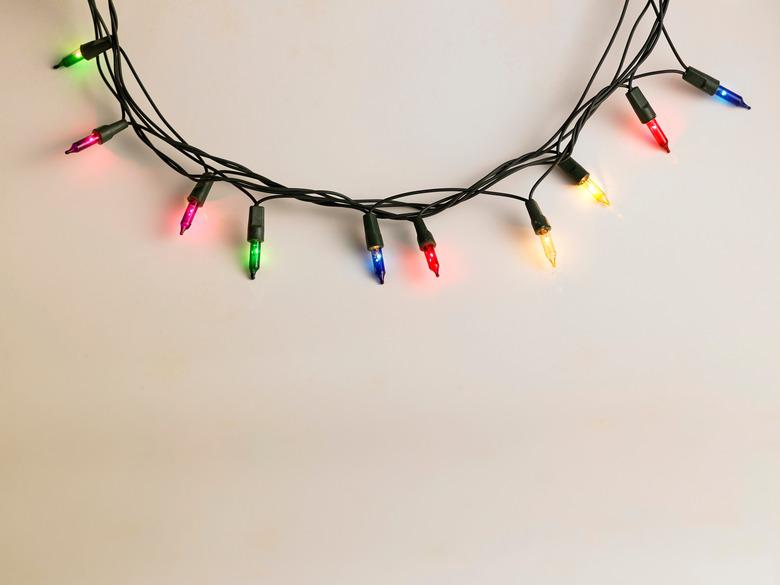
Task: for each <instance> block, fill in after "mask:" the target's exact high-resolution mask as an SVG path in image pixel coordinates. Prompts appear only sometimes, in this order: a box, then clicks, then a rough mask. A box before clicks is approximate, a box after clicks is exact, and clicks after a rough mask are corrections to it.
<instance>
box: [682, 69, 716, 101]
mask: <svg viewBox="0 0 780 585" xmlns="http://www.w3.org/2000/svg"><path fill="white" fill-rule="evenodd" d="M683 80H684V81H687V82H688V83H690V84H691V85H692V86H693V87H695V88H696V89H700V90H701V91H703V92H704V93H706V94H707V95H715V92H716V91H718V88H719V87H720V81H718V80H717V79H715V78H714V77H712V76H711V75H707V74H706V73H704V72H703V71H699V70H698V69H696V68H695V67H688V68H687V69H686V70H685V73H683Z"/></svg>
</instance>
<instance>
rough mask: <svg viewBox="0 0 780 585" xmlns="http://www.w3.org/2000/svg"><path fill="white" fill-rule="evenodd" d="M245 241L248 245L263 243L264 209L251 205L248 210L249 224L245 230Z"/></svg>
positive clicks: (260, 206)
mask: <svg viewBox="0 0 780 585" xmlns="http://www.w3.org/2000/svg"><path fill="white" fill-rule="evenodd" d="M246 241H247V242H249V243H252V242H260V243H261V244H262V243H263V241H265V207H263V206H262V205H253V206H252V207H250V208H249V224H248V226H247V229H246Z"/></svg>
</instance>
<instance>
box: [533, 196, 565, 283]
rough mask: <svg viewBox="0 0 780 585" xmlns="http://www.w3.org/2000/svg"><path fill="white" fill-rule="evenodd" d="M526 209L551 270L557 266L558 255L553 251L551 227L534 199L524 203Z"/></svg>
mask: <svg viewBox="0 0 780 585" xmlns="http://www.w3.org/2000/svg"><path fill="white" fill-rule="evenodd" d="M525 206H526V209H528V215H529V216H530V217H531V227H533V229H534V233H535V234H536V235H537V236H539V239H540V240H541V242H542V250H544V255H545V256H546V257H547V260H549V261H550V264H552V267H553V268H556V267H557V266H558V253H557V252H556V250H555V244H554V243H553V239H552V234H550V232H551V231H552V227H550V222H549V221H547V218H546V217H545V216H544V214H543V213H542V210H541V208H540V207H539V204H538V203H537V202H536V201H535V200H534V199H529V200H528V201H526V202H525Z"/></svg>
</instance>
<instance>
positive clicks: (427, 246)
mask: <svg viewBox="0 0 780 585" xmlns="http://www.w3.org/2000/svg"><path fill="white" fill-rule="evenodd" d="M412 223H413V224H414V229H415V231H416V232H417V245H418V246H420V251H421V252H422V253H423V254H424V255H425V261H426V262H427V263H428V269H429V270H430V271H431V272H433V273H434V274H435V275H436V278H439V258H438V257H437V256H436V240H435V239H433V234H432V233H431V232H430V231H428V228H427V227H426V226H425V221H424V220H423V218H421V217H415V218H414V219H413V220H412Z"/></svg>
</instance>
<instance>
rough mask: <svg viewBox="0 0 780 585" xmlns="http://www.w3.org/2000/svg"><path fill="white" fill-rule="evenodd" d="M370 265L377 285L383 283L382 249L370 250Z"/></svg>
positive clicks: (383, 262) (383, 260)
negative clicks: (377, 282)
mask: <svg viewBox="0 0 780 585" xmlns="http://www.w3.org/2000/svg"><path fill="white" fill-rule="evenodd" d="M371 264H372V265H373V268H374V276H376V279H377V280H378V281H379V284H384V283H385V257H384V254H383V253H382V248H373V249H372V250H371Z"/></svg>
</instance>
